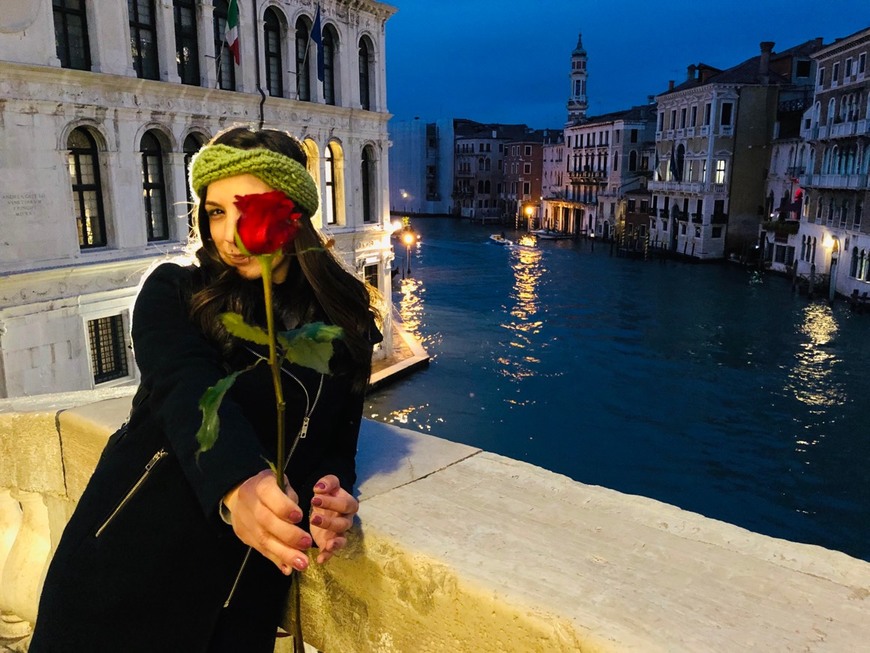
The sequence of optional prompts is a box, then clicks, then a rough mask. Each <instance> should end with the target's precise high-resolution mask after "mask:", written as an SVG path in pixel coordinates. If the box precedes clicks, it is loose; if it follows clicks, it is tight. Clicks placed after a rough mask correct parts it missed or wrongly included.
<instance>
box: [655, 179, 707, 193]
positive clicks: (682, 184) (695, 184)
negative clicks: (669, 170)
mask: <svg viewBox="0 0 870 653" xmlns="http://www.w3.org/2000/svg"><path fill="white" fill-rule="evenodd" d="M647 188H648V189H649V190H651V191H671V192H675V193H693V194H697V193H703V192H704V190H705V184H704V182H703V181H650V182H649V183H648V184H647Z"/></svg>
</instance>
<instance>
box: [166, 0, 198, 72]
mask: <svg viewBox="0 0 870 653" xmlns="http://www.w3.org/2000/svg"><path fill="white" fill-rule="evenodd" d="M172 7H173V9H174V11H175V61H176V62H178V76H179V77H180V78H181V83H182V84H190V85H191V86H199V85H200V79H199V42H198V41H197V38H196V3H195V2H194V0H173V2H172Z"/></svg>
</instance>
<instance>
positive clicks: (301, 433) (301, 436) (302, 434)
mask: <svg viewBox="0 0 870 653" xmlns="http://www.w3.org/2000/svg"><path fill="white" fill-rule="evenodd" d="M309 421H310V418H309V417H308V415H306V416H305V417H303V418H302V428H300V429H299V439H300V440H304V439H305V436H306V435H308V422H309Z"/></svg>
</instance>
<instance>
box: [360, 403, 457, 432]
mask: <svg viewBox="0 0 870 653" xmlns="http://www.w3.org/2000/svg"><path fill="white" fill-rule="evenodd" d="M428 409H429V404H428V403H425V404H422V405H420V406H406V407H404V408H397V409H396V410H392V411H390V412H389V413H387V414H386V415H381V414H380V413H377V412H373V413H371V414H370V415H369V417H371V418H372V419H377V420H381V421H383V422H386V423H388V424H401V425H402V426H408V425H411V426H413V427H414V428H416V429H417V430H419V431H424V432H426V433H431V432H432V421H431V420H429V419H425V416H426V415H428V414H429V411H428ZM419 416H423V417H424V420H423V421H420V419H419ZM434 422H435V424H441V423H443V422H444V419H443V418H441V417H436V418H435V419H434Z"/></svg>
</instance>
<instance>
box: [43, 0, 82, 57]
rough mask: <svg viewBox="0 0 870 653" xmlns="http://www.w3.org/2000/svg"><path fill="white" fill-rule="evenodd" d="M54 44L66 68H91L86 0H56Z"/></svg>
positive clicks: (54, 5) (54, 6) (54, 9)
mask: <svg viewBox="0 0 870 653" xmlns="http://www.w3.org/2000/svg"><path fill="white" fill-rule="evenodd" d="M52 4H53V11H54V44H55V47H56V48H57V58H58V59H60V65H61V66H63V67H64V68H75V69H76V70H90V69H91V48H90V45H89V44H88V19H87V12H86V10H85V0H54V2H53V3H52Z"/></svg>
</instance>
